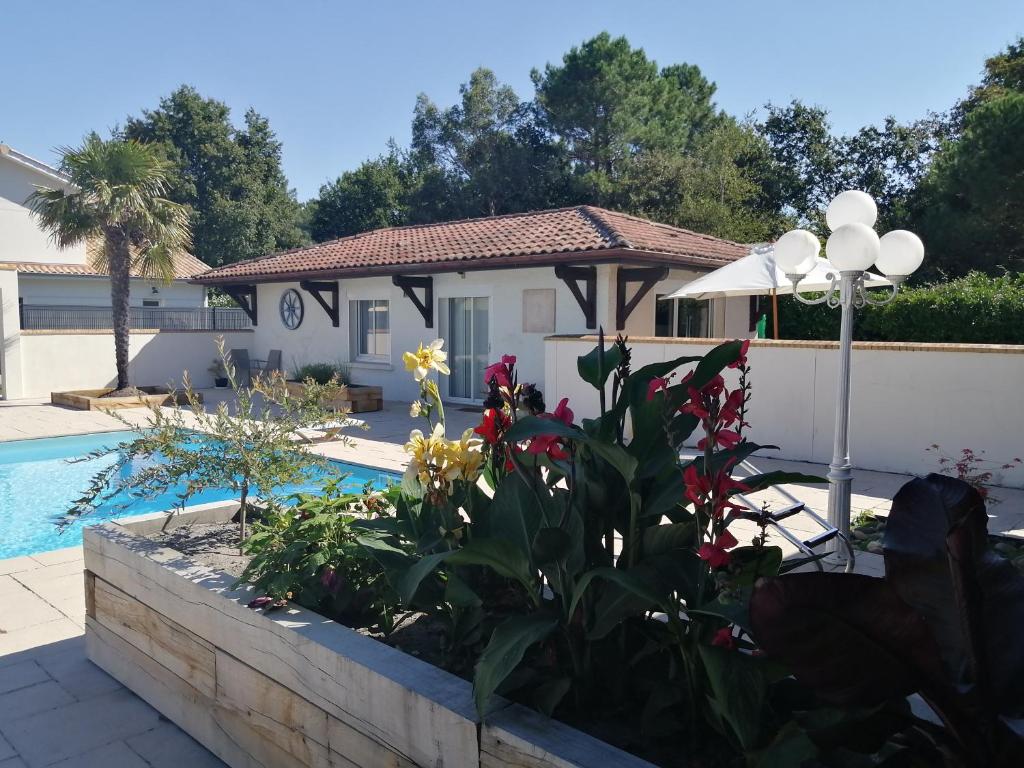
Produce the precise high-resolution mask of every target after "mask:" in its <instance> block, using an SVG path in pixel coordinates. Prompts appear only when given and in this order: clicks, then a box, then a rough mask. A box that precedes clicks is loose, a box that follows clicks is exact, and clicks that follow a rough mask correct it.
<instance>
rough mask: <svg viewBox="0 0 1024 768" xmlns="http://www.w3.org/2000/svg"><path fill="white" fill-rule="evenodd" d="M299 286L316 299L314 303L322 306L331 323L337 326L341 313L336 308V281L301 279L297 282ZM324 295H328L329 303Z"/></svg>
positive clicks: (337, 304)
mask: <svg viewBox="0 0 1024 768" xmlns="http://www.w3.org/2000/svg"><path fill="white" fill-rule="evenodd" d="M299 288H301V289H302V290H304V291H305V292H306V293H308V294H309V295H310V296H312V297H313V298H314V299H316V303H317V304H319V305H320V306H321V307H323V309H324V312H326V313H327V316H328V317H329V318H331V325H333V326H334V327H335V328H337V327H338V325H339V322H340V319H341V313H340V312H339V310H338V306H339V303H338V281H337V280H321V281H316V280H303V281H302V282H300V283H299ZM325 295H327V296H329V297H330V299H331V300H330V303H328V302H327V301H326V300H325V299H324V296H325Z"/></svg>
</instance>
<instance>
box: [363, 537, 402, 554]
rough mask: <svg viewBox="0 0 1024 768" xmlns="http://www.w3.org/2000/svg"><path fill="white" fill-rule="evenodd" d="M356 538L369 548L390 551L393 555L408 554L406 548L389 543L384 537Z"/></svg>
mask: <svg viewBox="0 0 1024 768" xmlns="http://www.w3.org/2000/svg"><path fill="white" fill-rule="evenodd" d="M355 540H356V542H357V543H358V544H359V545H360V546H363V547H366V548H367V549H372V550H375V551H377V552H388V553H390V554H393V555H401V556H402V557H405V556H406V552H405V551H404V550H402V549H399V548H398V547H396V546H394V545H393V544H389V543H388V542H387V541H385V540H384V539H382V538H378V537H376V536H356V538H355Z"/></svg>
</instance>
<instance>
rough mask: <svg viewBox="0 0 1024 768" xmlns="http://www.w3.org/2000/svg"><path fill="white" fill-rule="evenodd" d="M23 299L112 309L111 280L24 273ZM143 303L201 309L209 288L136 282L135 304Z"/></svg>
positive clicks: (21, 280) (21, 279)
mask: <svg viewBox="0 0 1024 768" xmlns="http://www.w3.org/2000/svg"><path fill="white" fill-rule="evenodd" d="M19 283H20V286H21V297H22V299H23V300H24V302H25V303H26V304H45V305H51V306H52V305H58V306H68V305H74V306H87V307H93V306H97V307H109V306H110V280H109V279H108V278H106V277H56V276H50V275H32V274H24V273H23V274H21V275H20V276H19ZM143 300H150V301H152V300H156V301H159V302H160V306H161V307H201V306H204V305H205V303H206V289H205V288H204V287H203V286H201V285H194V284H192V283H186V282H184V281H183V280H175V281H174V282H172V283H169V284H168V283H164V282H163V281H162V280H142V279H133V280H132V281H131V304H132V306H133V307H141V306H143V303H142V302H143Z"/></svg>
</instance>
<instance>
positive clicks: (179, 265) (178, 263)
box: [0, 241, 210, 280]
mask: <svg viewBox="0 0 1024 768" xmlns="http://www.w3.org/2000/svg"><path fill="white" fill-rule="evenodd" d="M99 247H100V246H99V244H98V243H97V242H95V241H91V242H89V243H88V244H87V245H86V249H85V250H86V254H87V255H88V257H89V258H90V260H91V259H92V257H93V255H94V253H95V250H96V249H97V248H99ZM0 269H8V270H11V269H13V270H15V271H17V272H19V273H21V274H26V275H55V276H62V275H63V276H68V277H106V276H107V273H106V272H105V271H103V270H97V269H95V268H93V267H92V266H91V265H90V264H59V263H55V262H35V261H8V262H0ZM209 269H210V265H209V264H206V263H205V262H202V261H200V260H199V259H197V258H196V257H195V256H193V255H192V254H191V253H186V252H184V251H183V252H181V253H179V254H178V255H177V256H175V257H174V279H175V280H187V279H188V278H191V277H195V276H196V275H201V274H202V273H204V272H207V271H209ZM132 277H148V276H147V275H143V274H141V273H140V272H139V271H138V270H132Z"/></svg>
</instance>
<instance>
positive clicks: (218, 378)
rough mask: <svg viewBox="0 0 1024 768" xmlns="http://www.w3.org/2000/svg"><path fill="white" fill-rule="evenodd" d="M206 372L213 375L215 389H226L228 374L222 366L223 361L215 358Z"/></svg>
mask: <svg viewBox="0 0 1024 768" xmlns="http://www.w3.org/2000/svg"><path fill="white" fill-rule="evenodd" d="M206 370H208V371H209V372H210V373H211V374H212V375H213V386H214V388H215V389H227V386H228V372H227V369H226V367H225V366H224V360H223V359H221V358H219V357H215V358H214V359H213V364H212V365H211V366H210V367H209V368H207V369H206Z"/></svg>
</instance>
